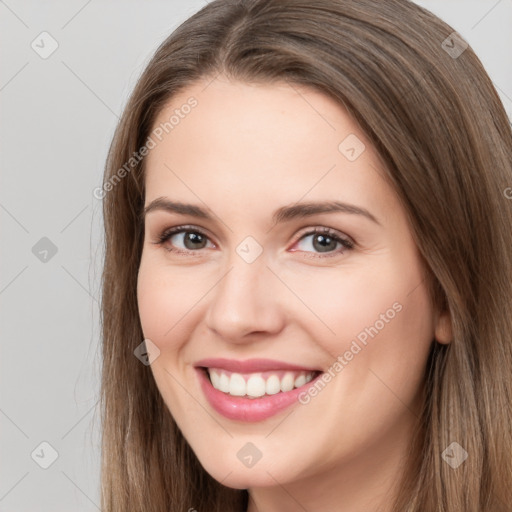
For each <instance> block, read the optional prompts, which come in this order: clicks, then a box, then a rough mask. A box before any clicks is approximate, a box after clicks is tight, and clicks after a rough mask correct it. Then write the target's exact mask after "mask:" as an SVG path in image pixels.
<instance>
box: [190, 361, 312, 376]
mask: <svg viewBox="0 0 512 512" xmlns="http://www.w3.org/2000/svg"><path fill="white" fill-rule="evenodd" d="M194 366H196V367H198V366H202V367H203V368H221V369H223V370H228V371H230V372H236V373H253V372H267V371H273V370H275V371H278V370H296V371H301V370H305V371H309V372H314V371H318V368H310V367H308V366H298V365H295V364H290V363H284V362H283V361H275V360H273V359H247V360H245V361H237V360H236V359H224V358H209V359H201V361H197V363H196V364H195V365H194Z"/></svg>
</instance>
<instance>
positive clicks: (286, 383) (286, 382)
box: [281, 372, 295, 391]
mask: <svg viewBox="0 0 512 512" xmlns="http://www.w3.org/2000/svg"><path fill="white" fill-rule="evenodd" d="M294 384H295V378H294V376H293V373H289V372H288V373H287V374H286V375H285V376H284V377H283V379H282V380H281V391H291V390H292V389H293V386H294Z"/></svg>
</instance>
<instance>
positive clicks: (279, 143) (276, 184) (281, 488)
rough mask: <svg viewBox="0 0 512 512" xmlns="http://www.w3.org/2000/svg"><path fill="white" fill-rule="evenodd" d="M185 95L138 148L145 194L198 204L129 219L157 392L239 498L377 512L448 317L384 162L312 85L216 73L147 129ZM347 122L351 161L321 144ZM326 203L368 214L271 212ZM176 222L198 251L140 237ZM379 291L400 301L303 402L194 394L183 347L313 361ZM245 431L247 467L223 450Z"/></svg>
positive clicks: (377, 303) (364, 317)
mask: <svg viewBox="0 0 512 512" xmlns="http://www.w3.org/2000/svg"><path fill="white" fill-rule="evenodd" d="M208 83H209V85H208ZM190 96H194V97H195V98H196V99H197V101H198V104H197V106H196V107H195V108H194V109H192V111H191V112H190V113H189V114H188V115H187V116H184V118H183V119H180V122H179V124H178V125H176V126H175V127H174V129H173V130H172V131H170V132H169V134H168V135H166V136H165V137H163V138H162V141H161V142H159V143H158V144H157V146H156V147H155V148H153V149H152V150H151V151H150V153H149V154H148V156H147V159H146V173H147V174H146V197H145V205H146V206H147V205H149V203H151V201H153V200H154V199H156V198H157V197H162V196H164V197H168V198H169V199H172V200H174V201H180V202H184V203H193V204H196V205H198V206H201V207H203V208H206V209H208V211H209V212H210V213H211V214H212V215H213V220H206V219H200V218H196V217H193V216H191V215H183V214H177V213H171V212H167V211H163V210H154V211H152V212H150V213H148V214H147V216H146V218H145V239H144V247H143V253H142V261H141V265H140V270H139V275H138V301H139V312H140V319H141V324H142V328H143V332H144V336H145V338H149V339H150V340H151V341H152V342H153V343H154V344H155V345H157V346H158V348H159V350H160V355H159V357H157V359H156V360H155V361H154V362H153V363H152V364H151V370H152V372H153V375H154V378H155V381H156V384H157V386H158V389H159V390H160V392H161V394H162V396H163V399H164V401H165V403H166V405H167V406H168V408H169V410H170V412H171V414H172V416H173V417H174V419H175V421H176V422H177V424H178V426H179V428H180V429H181V431H182V433H183V434H184V436H185V438H186V439H187V441H188V443H189V444H190V446H191V447H192V449H193V451H194V452H195V454H196V455H197V457H198V459H199V461H200V462H201V464H202V465H203V467H204V468H205V470H206V471H207V472H208V473H210V475H212V476H213V477H214V478H215V479H216V480H218V481H219V482H221V483H222V484H224V485H226V486H229V487H233V488H238V489H249V492H250V504H249V508H248V511H249V512H256V511H259V512H274V511H276V512H277V511H280V512H283V511H284V512H286V511H296V510H302V508H303V509H305V510H308V511H309V512H315V511H320V510H322V511H323V510H343V511H345V512H363V511H365V512H368V511H373V510H377V508H378V507H379V506H380V507H383V508H382V509H381V510H388V509H387V508H386V507H389V503H390V499H391V496H392V493H393V491H394V488H393V483H394V482H395V481H396V480H397V478H398V476H399V474H400V473H399V472H400V471H401V469H402V468H403V463H404V457H405V456H406V455H407V454H408V453H409V451H410V449H409V443H410V439H411V433H412V429H413V428H415V426H416V423H417V421H418V420H417V417H418V410H419V406H420V403H421V400H422V393H421V390H422V379H423V371H424V367H425V363H426V360H427V356H428V352H429V348H430V346H431V344H432V343H433V342H435V341H434V338H435V340H437V342H440V343H448V342H449V341H450V339H451V327H450V320H449V317H448V316H447V315H448V314H447V313H443V314H441V313H439V312H437V311H435V310H434V309H433V308H432V306H431V304H430V301H429V297H428V293H427V289H426V281H425V280H424V269H423V267H422V264H421V260H420V257H419V253H418V249H417V247H416V245H415V243H414V241H413V238H412V235H411V229H410V226H409V225H408V223H407V220H406V216H405V212H404V210H403V208H402V207H401V204H400V203H399V201H398V197H397V195H396V193H395V192H394V190H393V189H392V188H391V186H390V185H389V183H388V182H387V181H386V179H385V174H384V167H383V164H382V162H381V160H380V159H379V156H378V154H377V152H376V150H375V149H374V147H373V146H372V144H371V143H370V141H369V140H368V139H367V137H366V136H365V134H364V133H363V132H362V131H361V130H360V129H359V127H358V125H357V124H356V123H355V121H354V120H353V119H352V118H351V117H350V116H349V115H348V114H347V112H346V111H345V110H344V109H343V107H342V106H340V105H339V104H338V103H336V102H334V101H333V100H332V99H330V98H329V97H327V96H325V95H323V94H321V93H319V92H317V91H315V90H312V89H309V88H305V87H301V88H299V87H298V86H293V87H291V86H290V85H289V84H286V83H280V84H251V85H250V84H246V83H240V82H234V81H230V80H229V79H228V78H226V77H223V76H219V77H217V79H216V80H214V81H213V82H211V83H210V81H209V80H203V81H201V82H198V83H195V84H194V85H192V86H189V87H188V88H187V89H186V90H184V91H182V92H181V93H180V94H179V95H176V96H174V97H173V98H171V100H170V102H169V103H168V104H167V106H166V107H165V108H164V109H163V110H162V111H161V112H160V115H159V116H158V118H157V120H156V122H155V126H157V125H159V124H160V123H161V122H165V121H166V120H168V119H169V116H170V115H171V114H172V112H173V110H174V109H176V108H180V106H181V105H183V104H184V103H186V101H187V99H188V98H189V97H190ZM349 134H355V135H356V136H357V137H358V139H359V140H360V141H362V142H363V143H364V145H365V149H364V151H363V152H362V153H361V154H360V156H359V157H358V158H356V159H355V160H354V161H350V160H349V159H347V158H346V156H345V154H344V153H343V152H342V151H340V150H339V149H338V146H339V144H340V142H342V141H343V140H344V139H345V137H347V136H348V135H349ZM326 200H339V201H343V202H346V203H350V204H354V205H357V206H359V207H362V208H365V209H367V210H368V211H370V212H371V213H372V214H373V215H374V216H375V217H376V218H377V220H378V221H379V224H377V223H376V222H372V221H371V220H370V219H367V218H366V217H364V216H362V215H358V214H354V213H346V212H335V213H320V214H316V215H314V216H311V217H302V218H295V219H292V220H289V221H286V222H283V223H280V224H273V223H272V219H271V216H272V213H273V212H274V211H275V210H276V209H278V208H280V207H282V206H285V205H292V204H294V203H296V202H298V201H326ZM182 224H190V225H192V226H193V227H196V228H199V229H201V230H202V231H203V232H205V233H206V235H207V242H206V243H205V245H204V248H195V246H193V245H192V246H191V245H184V244H185V239H184V235H183V233H181V234H175V235H174V236H173V237H172V238H171V239H170V240H168V241H167V242H165V243H164V245H158V244H156V243H155V242H156V241H157V240H158V236H159V235H160V234H161V233H162V232H163V231H164V230H165V229H167V228H170V227H174V226H179V225H182ZM315 227H319V228H325V227H327V228H331V229H332V230H334V231H335V232H336V233H337V234H338V235H339V236H341V237H349V238H350V239H352V240H353V241H354V242H355V246H354V248H353V249H344V248H343V246H341V245H340V244H335V243H331V244H330V245H328V249H327V251H328V252H321V247H320V248H319V245H320V244H314V243H313V242H314V241H315V240H316V239H317V237H315V235H314V234H310V235H307V236H305V235H306V234H307V233H308V232H309V231H310V230H311V229H312V228H315ZM190 229H191V228H189V230H190ZM247 236H252V237H253V238H254V239H255V240H257V242H258V243H259V244H260V246H261V247H262V249H263V252H262V254H261V255H260V256H259V257H258V258H257V259H256V260H255V261H254V262H252V263H248V262H246V261H245V260H244V259H242V258H241V257H240V256H239V254H237V252H236V248H237V246H238V245H239V244H240V242H242V240H244V239H245V237H247ZM301 239H302V240H301ZM172 247H174V248H176V249H181V250H182V251H186V252H187V254H179V253H176V252H169V251H168V250H167V249H168V248H172ZM190 247H192V248H190ZM394 303H398V304H399V305H401V310H400V312H398V313H396V315H395V316H394V318H393V319H392V320H389V321H388V322H386V323H385V326H384V327H383V328H382V329H380V330H379V332H378V334H377V335H374V337H373V338H372V337H369V338H368V342H367V345H366V346H363V348H362V350H361V351H360V352H358V353H357V355H356V356H354V357H353V359H352V360H351V361H350V362H348V364H347V365H346V366H344V368H343V370H342V371H341V372H338V373H336V374H335V377H334V378H333V379H332V380H331V381H330V382H329V383H328V384H327V385H326V386H325V388H324V389H323V390H322V391H321V392H319V393H318V394H317V396H315V397H314V398H312V399H311V400H310V402H309V403H307V404H306V405H302V404H296V405H293V406H292V407H291V408H288V409H286V410H285V411H283V412H281V413H279V414H278V415H276V416H273V417H271V418H268V419H266V420H264V421H261V422H255V423H245V422H239V421H233V420H229V419H226V418H225V417H223V416H221V415H219V414H218V413H217V412H216V411H215V410H214V409H212V407H211V406H210V405H209V403H208V402H207V400H206V398H205V396H204V395H203V392H202V390H201V388H200V386H199V381H198V378H197V375H196V372H195V370H194V368H193V365H194V363H195V362H196V361H198V360H200V359H203V358H206V357H226V358H231V359H251V358H270V359H277V360H281V361H286V362H289V363H294V364H298V365H303V366H308V367H311V366H312V367H315V368H318V369H322V370H323V371H327V370H328V369H329V368H330V367H332V365H333V362H334V360H335V358H336V357H337V356H338V355H343V354H344V353H345V352H346V351H347V350H348V349H350V346H351V343H352V341H353V340H354V339H356V336H357V335H358V334H359V333H361V332H362V331H364V329H365V328H366V327H369V326H372V325H375V323H376V321H377V320H379V318H381V317H380V315H381V314H383V313H385V312H386V311H387V310H389V309H390V308H392V305H393V304H394ZM247 442H251V443H253V444H254V445H255V446H256V447H257V448H258V450H259V451H260V452H261V454H262V457H261V459H260V460H259V461H258V462H257V463H256V464H255V465H254V466H252V467H250V468H248V467H246V466H245V465H244V464H242V463H241V461H240V460H239V459H238V457H237V452H238V451H239V450H240V449H241V448H242V447H243V446H244V445H245V444H246V443H247ZM190 506H191V507H193V506H194V504H193V503H192V504H190ZM301 507H302V508H301Z"/></svg>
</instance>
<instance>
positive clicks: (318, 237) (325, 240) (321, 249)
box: [313, 235, 336, 252]
mask: <svg viewBox="0 0 512 512" xmlns="http://www.w3.org/2000/svg"><path fill="white" fill-rule="evenodd" d="M317 240H318V241H320V244H322V243H325V244H326V245H319V246H317V245H316V243H315V242H316V241H317ZM332 242H334V247H329V243H331V244H332ZM313 246H314V247H315V249H318V250H319V252H328V250H329V249H334V248H335V247H336V241H335V240H334V239H333V238H331V237H330V236H326V235H316V236H315V238H314V239H313ZM326 246H327V247H326ZM326 249H327V250H326Z"/></svg>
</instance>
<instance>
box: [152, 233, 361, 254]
mask: <svg viewBox="0 0 512 512" xmlns="http://www.w3.org/2000/svg"><path fill="white" fill-rule="evenodd" d="M183 232H188V233H196V234H200V235H201V236H204V237H205V238H208V239H209V237H208V235H207V234H206V233H204V232H203V231H202V230H201V229H198V228H196V227H195V226H176V227H174V228H170V229H166V230H164V231H163V232H162V233H161V234H160V235H158V236H157V241H156V242H153V243H154V244H156V245H161V246H163V245H164V244H165V242H167V241H168V240H169V239H170V238H171V237H172V236H173V235H175V234H177V233H183ZM316 234H321V235H326V236H328V237H329V238H332V239H333V240H334V241H335V242H338V243H340V244H341V245H342V246H343V249H342V250H341V251H340V250H339V249H338V250H335V251H331V252H327V253H325V254H323V255H320V254H321V253H310V252H308V251H306V253H307V254H312V256H308V257H312V258H330V257H333V256H337V255H339V254H343V253H344V252H345V251H347V250H351V249H353V248H354V246H355V244H354V242H352V240H349V239H348V238H342V237H340V236H339V235H337V233H336V232H335V231H333V230H332V229H330V228H313V229H312V230H310V231H307V232H306V233H304V234H302V235H301V236H300V237H299V238H297V240H296V241H295V242H294V245H295V243H297V242H299V241H300V240H302V239H303V238H305V237H307V236H310V235H316ZM164 248H165V250H166V251H169V252H174V253H177V254H182V255H184V256H195V255H194V254H193V253H194V252H198V251H191V250H187V251H184V250H183V249H176V248H168V247H164ZM294 252H295V251H294Z"/></svg>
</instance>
